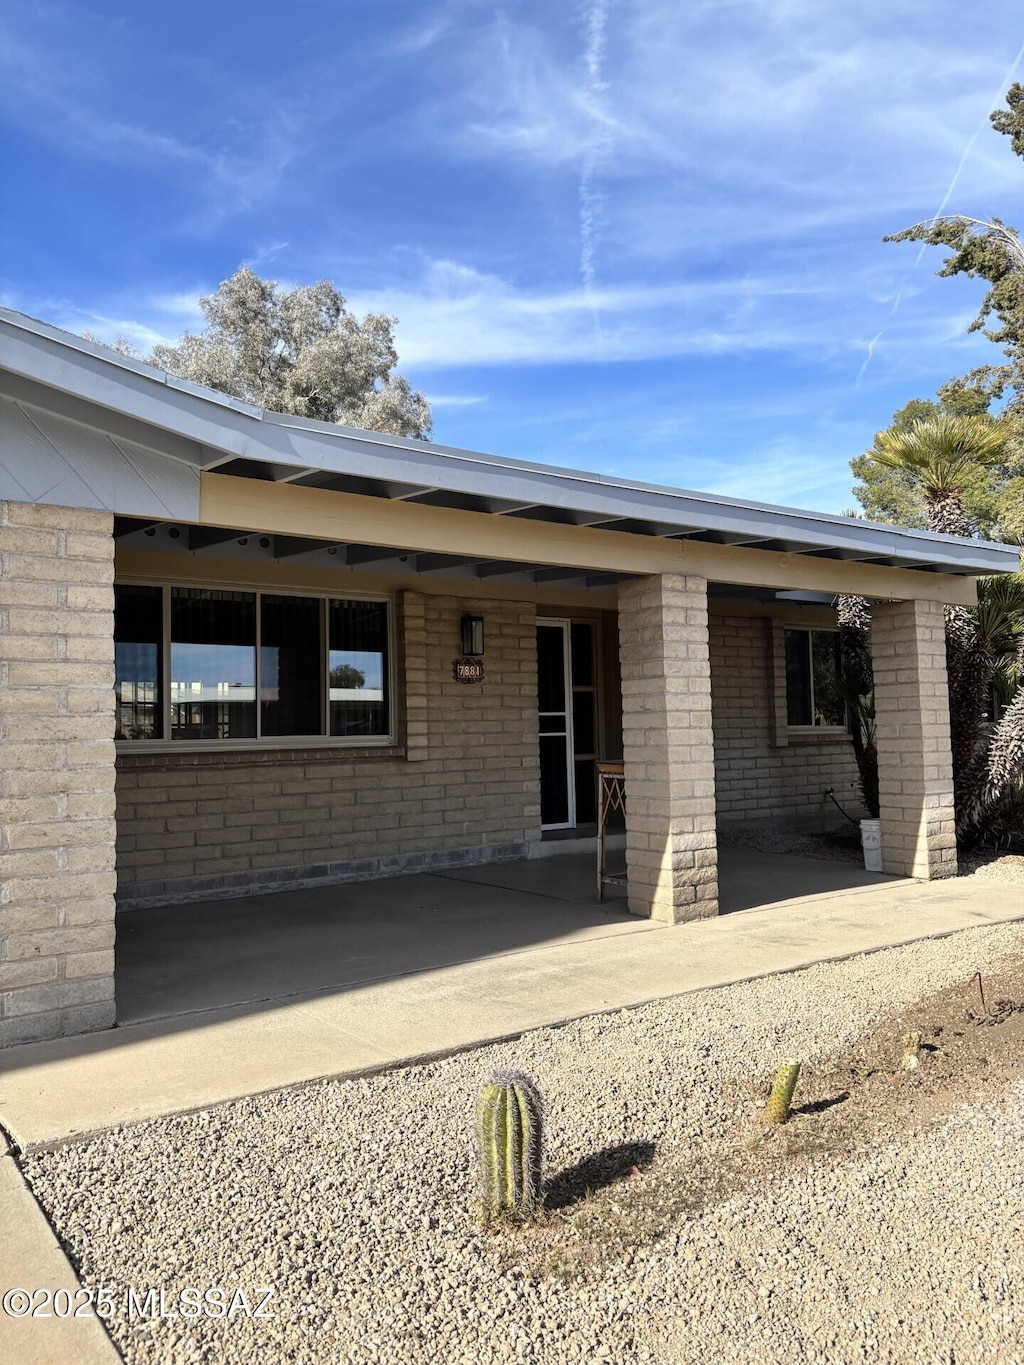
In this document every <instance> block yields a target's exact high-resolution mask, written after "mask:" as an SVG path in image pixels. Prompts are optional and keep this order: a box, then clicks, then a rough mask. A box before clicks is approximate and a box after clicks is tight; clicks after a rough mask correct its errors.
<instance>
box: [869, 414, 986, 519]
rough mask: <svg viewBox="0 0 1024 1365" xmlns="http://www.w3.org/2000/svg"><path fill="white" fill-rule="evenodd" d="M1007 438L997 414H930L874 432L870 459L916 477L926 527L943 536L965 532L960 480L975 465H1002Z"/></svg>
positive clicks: (963, 481) (974, 467) (963, 480)
mask: <svg viewBox="0 0 1024 1365" xmlns="http://www.w3.org/2000/svg"><path fill="white" fill-rule="evenodd" d="M1009 439H1010V433H1009V430H1008V428H1007V426H1006V424H1005V422H1004V421H1002V420H1001V419H998V418H997V419H993V418H991V417H976V416H971V417H965V416H956V415H954V414H950V413H935V414H932V415H931V416H928V417H921V418H919V419H918V420H917V421H916V422H913V423H912V424H911V425H910V426H909V427H902V428H896V427H890V429H889V430H888V431H880V432H879V433H878V435H877V436H876V437H875V445H874V449H873V450H872V451H871V452H870V458H871V459H872V460H873V461H874V462H875V464H880V465H883V466H884V467H885V468H886V469H898V470H902V471H903V472H904V473H908V474H913V475H914V476H915V477H916V478H917V479H918V480H919V482H920V485H921V492H922V493H923V495H924V501H925V506H926V507H927V509H928V525H929V527H930V528H931V530H933V531H939V532H941V533H942V534H943V535H947V536H969V535H970V534H971V524H970V521H969V520H968V517H967V513H966V512H965V511H964V498H963V489H964V483H965V480H966V479H967V477H968V475H969V474H970V473H971V471H972V470H973V469H976V468H977V467H978V466H981V467H982V468H986V469H991V468H994V467H995V466H997V465H1000V464H1002V463H1003V461H1004V459H1005V455H1006V448H1007V444H1008V442H1009Z"/></svg>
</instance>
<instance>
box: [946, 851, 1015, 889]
mask: <svg viewBox="0 0 1024 1365" xmlns="http://www.w3.org/2000/svg"><path fill="white" fill-rule="evenodd" d="M960 875H961V876H963V877H984V878H985V879H986V880H987V881H993V882H1024V855H1022V854H1020V853H979V854H975V855H974V856H973V857H969V858H961V860H960Z"/></svg>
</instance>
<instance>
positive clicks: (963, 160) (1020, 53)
mask: <svg viewBox="0 0 1024 1365" xmlns="http://www.w3.org/2000/svg"><path fill="white" fill-rule="evenodd" d="M1022 58H1024V43H1022V44H1021V45H1020V47H1019V48H1018V49H1017V55H1016V57H1014V59H1013V61H1012V62H1011V63H1010V66H1009V69H1008V70H1007V72H1006V74H1005V75H1004V76H1003V77H1002V79H1001V80H1000V82H999V84H998V85H997V86H996V89H995V92H994V94H993V95H992V98H991V99H990V100H989V102H988V108H989V110H991V109H992V107H993V106H994V105H996V104H998V102H999V100H1000V99H1001V98H1002V95H1003V91H1004V90H1005V89H1006V88H1007V86H1008V85H1009V84H1010V81H1011V80H1012V79H1013V76H1014V73H1015V72H1016V70H1017V67H1018V66H1019V65H1020V63H1021V59H1022ZM988 126H989V115H988V114H987V113H986V114H985V115H984V117H983V118H982V119H980V120H979V122H978V126H977V127H976V128H975V130H974V132H973V133H972V134H971V136H970V137H969V138H968V139H967V146H966V147H965V148H964V150H963V155H962V156H961V157H960V161H959V163H958V164H957V168H956V170H955V171H954V172H953V179H952V180H951V181H950V182H949V187H948V188H947V190H946V193H945V194H944V195H943V197H942V203H941V204H940V205H939V207H938V208H937V209H936V210H935V213H934V214H933V215H932V219H931V220H929V221H934V219H936V218H941V217H942V215H943V214H944V213H945V211H946V205H947V204H948V203H949V201H950V200H951V199H952V197H953V191H954V190H955V189H956V187H957V184H958V183H959V180H960V176H961V175H962V174H963V169H964V167H965V166H966V165H967V161H968V158H969V157H970V155H971V152H972V151H973V150H974V144H975V143H976V142H977V140H978V137H979V135H980V134H981V132H982V131H983V129H985V128H987V127H988ZM927 247H928V243H927V242H922V243H921V246H920V249H919V250H918V253H917V255H916V256H915V257H914V263H913V265H912V266H911V267H910V269H909V270H908V271H907V273H906V275H905V276H904V277H903V283H902V284H901V285H900V287H899V289H898V290H897V291H896V297H895V299H893V303H892V307H891V308H890V309H889V316H890V317H894V316H895V313H896V310H897V309H898V308H899V306H900V304H901V303H902V302H903V295H904V294H905V293H906V292H907V285H908V284H909V283H910V277H911V275H912V274H913V273H914V271H915V270H916V269H917V267H918V266H919V265H920V264H921V261H922V259H923V257H924V253H925V250H926V249H927ZM881 338H882V333H881V332H879V333H878V336H876V337H875V339H874V340H873V341H872V342H871V344H870V345H869V346H868V353H867V356H866V358H865V360H864V364H863V365H862V366H861V367H860V370H859V371H858V373H857V383H858V384H859V383H860V381H861V380H862V379H863V377H864V372H865V371H866V370H867V367H868V365H869V364H870V363H871V357H872V356H873V355H874V353H875V346H876V344H877V343H878V342H879V341H880V340H881Z"/></svg>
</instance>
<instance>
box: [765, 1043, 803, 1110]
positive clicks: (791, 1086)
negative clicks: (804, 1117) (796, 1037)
mask: <svg viewBox="0 0 1024 1365" xmlns="http://www.w3.org/2000/svg"><path fill="white" fill-rule="evenodd" d="M801 1065H802V1063H801V1062H800V1059H799V1058H798V1057H788V1058H787V1059H786V1061H784V1062H783V1063H782V1065H781V1066H780V1067H779V1069H778V1071H777V1072H776V1073H775V1081H774V1083H773V1085H772V1093H771V1094H770V1095H769V1096H768V1103H767V1104H766V1105H765V1107H764V1110H763V1113H762V1118H763V1119H764V1121H765V1123H770V1124H772V1125H774V1126H777V1125H778V1124H780V1123H785V1122H786V1120H787V1119H788V1118H789V1106H790V1105H791V1104H792V1103H793V1091H794V1090H795V1089H796V1083H797V1079H798V1078H799V1076H800V1067H801Z"/></svg>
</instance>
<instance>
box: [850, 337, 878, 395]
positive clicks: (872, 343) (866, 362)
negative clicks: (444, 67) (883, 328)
mask: <svg viewBox="0 0 1024 1365" xmlns="http://www.w3.org/2000/svg"><path fill="white" fill-rule="evenodd" d="M881 340H882V333H881V332H879V333H878V335H877V336H873V337H872V338H871V340H870V341H869V342H868V353H867V355H866V356H865V357H864V364H863V365H862V366H861V367H860V369H859V370H858V371H857V379H856V382H855V384H854V388H857V387H858V386H859V384H860V381H861V380H862V379H863V378H864V371H865V370H866V369H867V367H868V366H869V365H870V364H871V357H872V356H873V355H874V354H875V347H876V346H877V345H878V343H879V342H880V341H881Z"/></svg>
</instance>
